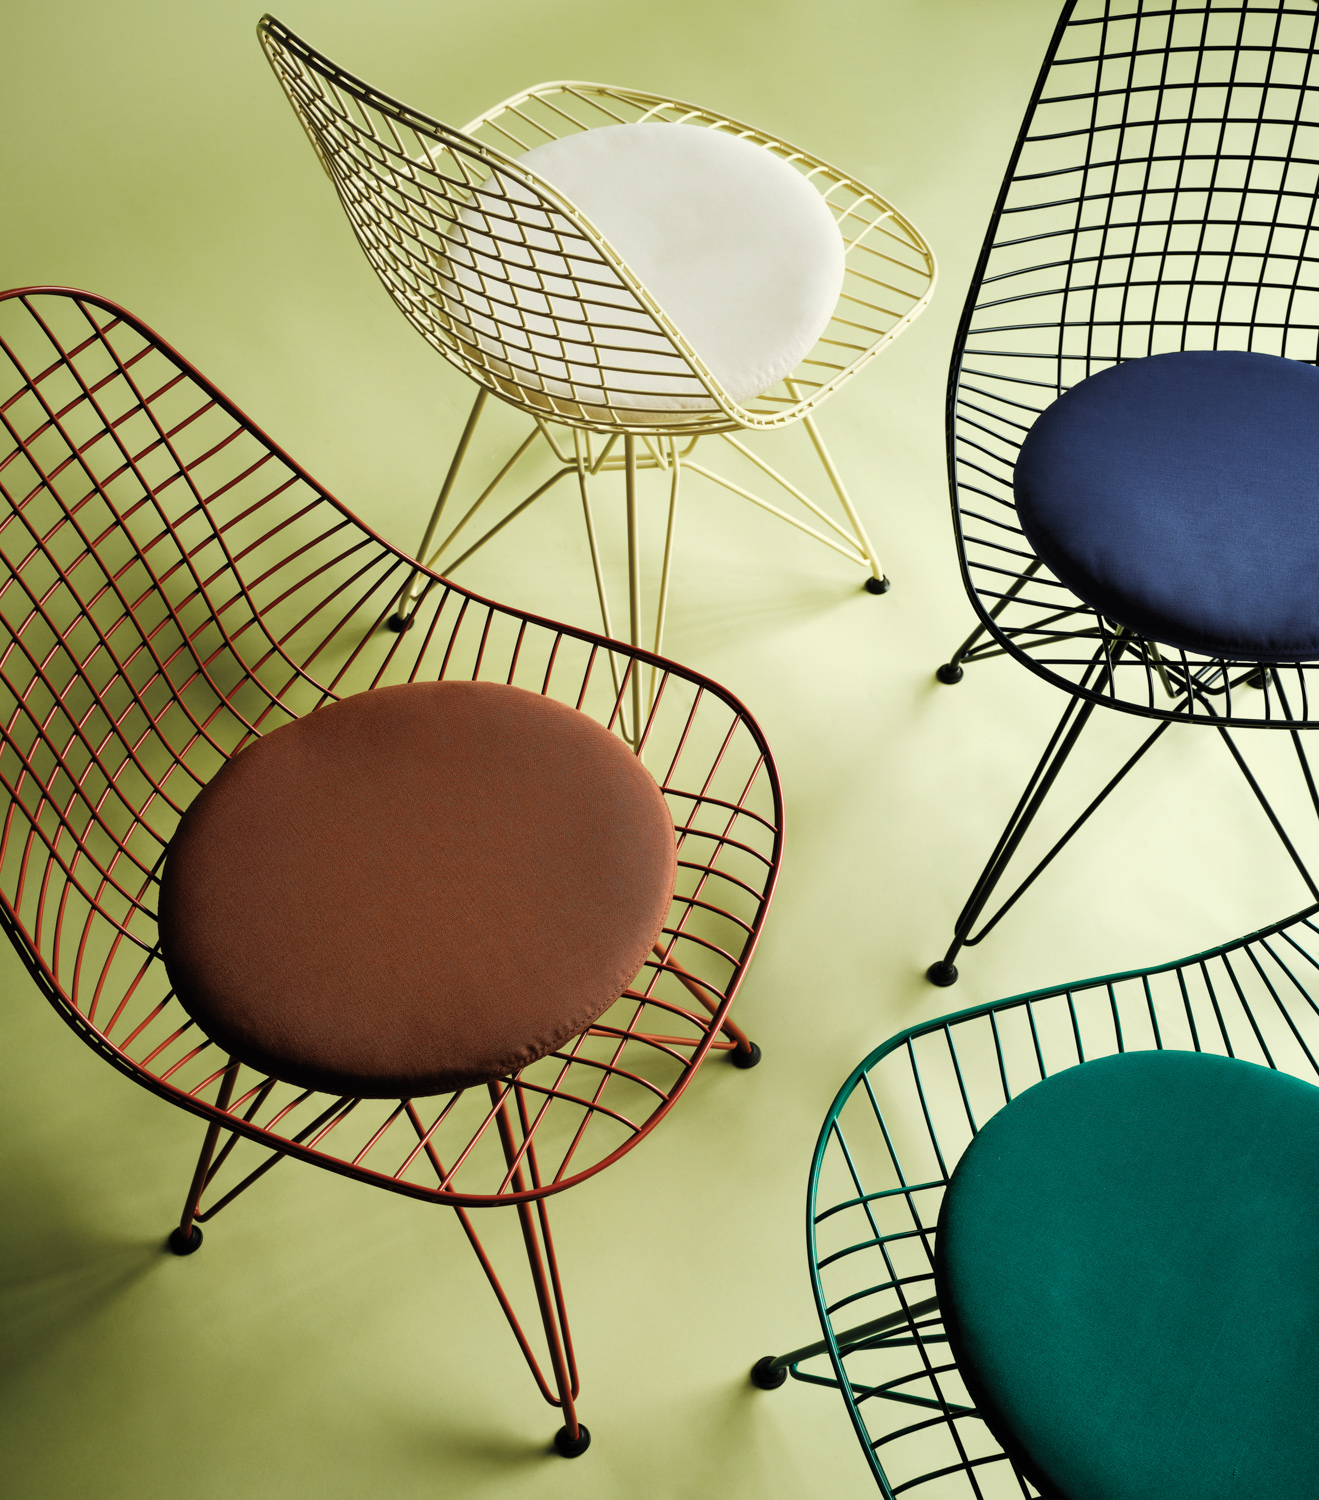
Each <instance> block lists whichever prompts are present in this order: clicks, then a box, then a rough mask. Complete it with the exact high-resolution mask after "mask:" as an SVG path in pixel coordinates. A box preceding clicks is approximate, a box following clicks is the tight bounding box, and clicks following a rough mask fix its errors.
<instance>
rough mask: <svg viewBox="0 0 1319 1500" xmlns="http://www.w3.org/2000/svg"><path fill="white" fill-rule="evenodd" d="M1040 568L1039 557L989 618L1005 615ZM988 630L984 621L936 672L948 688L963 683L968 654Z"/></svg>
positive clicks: (1027, 568)
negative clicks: (1006, 610)
mask: <svg viewBox="0 0 1319 1500" xmlns="http://www.w3.org/2000/svg"><path fill="white" fill-rule="evenodd" d="M1040 566H1041V564H1040V560H1039V558H1038V557H1037V558H1035V559H1034V560H1033V561H1032V562H1030V563H1029V564H1028V565H1027V567H1026V571H1025V572H1024V573H1023V574H1022V575H1021V577H1020V578H1018V579H1017V581H1016V582H1015V583H1014V584H1012V586H1011V587H1010V588H1009V589H1008V591H1007V593H1005V594H1004V595H1003V597H1002V598H1001V599H1000V600H999V601H998V603H997V604H996V605H995V606H994V607H993V609H991V610H990V611H989V618H990V619H991V620H997V619H998V617H999V616H1000V615H1001V614H1002V613H1003V611H1004V610H1005V609H1006V608H1007V607H1008V605H1009V604H1011V603H1012V601H1013V600H1014V599H1015V598H1016V597H1017V595H1018V594H1019V593H1020V592H1021V591H1022V589H1024V588H1025V587H1026V585H1027V584H1028V583H1029V582H1030V580H1031V579H1032V578H1033V577H1034V576H1035V574H1036V573H1037V572H1038V571H1039V569H1040ZM988 630H989V625H988V623H987V622H986V621H984V620H982V621H981V622H980V624H979V625H977V626H976V628H975V629H974V630H973V631H972V632H971V634H970V635H969V636H967V638H966V639H965V640H964V641H963V642H962V644H961V645H960V646H959V647H958V648H957V650H956V651H954V652H953V654H952V655H951V656H950V657H949V658H948V660H947V661H946V662H944V664H943V665H942V666H941V667H940V668H939V669H938V670H937V671H936V672H935V674H934V675H935V676H936V677H937V678H938V679H939V681H940V682H942V683H943V684H944V685H945V686H946V687H952V685H953V684H954V683H957V682H961V680H962V663H963V662H964V661H965V660H966V658H967V656H968V654H969V653H970V651H971V648H972V647H973V646H974V645H975V643H976V642H977V641H978V640H979V639H980V637H981V636H982V635H985V634H986V633H987V632H988Z"/></svg>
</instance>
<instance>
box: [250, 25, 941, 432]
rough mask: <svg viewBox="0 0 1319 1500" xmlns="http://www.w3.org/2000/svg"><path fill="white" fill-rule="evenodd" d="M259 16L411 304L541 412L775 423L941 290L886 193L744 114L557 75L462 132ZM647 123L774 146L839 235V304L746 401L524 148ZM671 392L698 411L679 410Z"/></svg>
mask: <svg viewBox="0 0 1319 1500" xmlns="http://www.w3.org/2000/svg"><path fill="white" fill-rule="evenodd" d="M257 30H258V35H259V36H260V40H261V45H262V47H263V48H264V49H265V53H266V56H267V58H268V59H269V61H270V65H271V67H272V68H273V69H274V71H275V75H276V77H277V78H278V79H279V81H280V84H281V85H282V86H283V88H284V91H285V93H286V94H287V95H288V98H289V101H290V103H291V104H292V105H293V108H294V109H295V110H296V111H297V114H298V118H299V119H300V120H301V122H302V125H303V127H304V129H305V130H306V132H307V135H308V137H309V138H310V140H311V143H312V145H313V146H314V147H315V149H316V152H317V155H318V156H319V157H320V160H321V164H322V165H323V166H324V168H325V170H326V172H327V174H328V175H329V177H330V180H331V181H332V182H333V183H334V186H335V189H336V191H337V192H338V194H339V198H340V201H341V202H342V204H343V206H344V210H345V212H346V213H347V215H348V218H349V221H350V222H351V224H352V226H353V229H354V230H355V232H356V234H357V237H358V239H359V240H360V242H361V245H362V248H363V250H364V251H365V252H366V255H367V258H368V259H369V260H370V262H371V264H372V265H373V266H374V267H375V270H376V272H377V274H378V275H379V276H380V279H381V280H382V281H383V282H384V284H385V287H386V288H387V289H388V291H389V293H390V295H391V296H392V297H393V298H394V300H395V302H396V303H397V304H398V306H399V308H400V310H401V311H402V312H403V314H404V316H405V317H406V318H407V319H408V321H409V322H410V323H411V324H412V325H413V327H414V328H416V329H417V331H418V332H419V333H420V334H421V335H422V336H423V338H425V339H426V341H427V342H428V343H429V344H430V345H431V346H432V347H433V348H434V349H436V350H438V351H439V352H440V353H441V354H443V355H444V356H445V358H446V359H448V360H450V361H451V362H452V363H453V364H455V365H456V366H457V367H458V368H459V369H460V370H462V371H463V373H464V374H465V375H468V376H470V377H471V378H472V379H473V380H475V381H477V382H478V383H479V384H481V385H482V386H484V387H486V388H487V389H489V390H491V391H494V392H495V393H496V394H497V395H499V396H501V397H502V398H503V399H504V400H505V401H508V402H509V403H511V404H512V405H514V406H517V407H519V408H520V409H521V410H523V411H526V412H527V413H529V414H530V415H531V416H533V417H536V418H537V419H548V420H550V421H554V422H562V423H566V424H568V425H569V426H574V427H581V428H585V429H587V430H593V431H597V432H609V433H616V432H624V433H633V434H637V433H646V432H651V433H671V432H674V431H675V430H678V431H681V432H684V433H688V434H696V433H701V432H716V431H728V430H731V429H734V428H739V427H745V428H759V427H779V426H783V425H785V424H786V423H789V422H794V421H796V420H798V419H799V418H800V417H802V416H805V415H806V414H808V413H809V412H810V411H812V410H813V409H814V408H815V407H817V406H819V405H820V403H821V402H823V401H824V400H825V399H826V398H827V397H828V396H830V395H831V394H832V393H833V392H834V391H835V390H837V389H838V388H839V387H840V386H841V385H842V384H843V383H844V382H845V381H847V380H848V379H850V378H851V377H852V376H853V375H854V374H855V373H856V372H857V371H858V370H859V369H861V367H862V366H863V365H865V364H866V363H868V362H869V361H870V360H871V359H872V358H873V357H874V356H875V355H876V354H877V353H878V352H879V351H880V350H881V349H882V348H883V347H884V346H885V345H886V344H888V343H889V342H890V341H891V340H892V339H894V338H896V337H897V335H898V334H899V333H901V332H902V330H903V329H904V328H906V327H907V325H908V324H909V323H911V321H912V320H913V319H914V318H915V317H917V316H918V315H919V314H920V312H921V311H922V310H923V309H924V307H925V305H926V303H927V302H928V301H929V299H930V296H931V294H932V292H933V289H934V277H935V265H934V257H933V255H932V253H931V251H930V249H929V246H928V245H927V244H926V243H925V241H924V240H923V239H922V238H921V236H920V234H919V233H918V232H917V231H916V229H915V228H914V227H913V226H912V225H911V224H910V223H908V221H907V220H906V219H904V218H903V217H902V215H901V214H899V213H898V212H897V210H896V209H895V208H893V206H892V205H891V204H889V203H887V202H885V201H884V199H882V198H880V197H879V196H878V194H876V193H873V192H871V191H870V189H868V188H866V187H864V186H863V185H862V184H861V183H859V182H857V181H855V179H853V178H851V177H849V176H848V175H847V174H846V173H843V172H840V171H838V170H837V169H836V168H834V167H831V166H830V165H829V164H828V163H827V162H823V161H821V160H820V159H819V158H818V157H814V156H812V155H810V154H809V153H808V152H804V151H801V150H799V149H797V148H796V147H794V146H790V145H788V144H787V143H786V142H784V141H781V140H778V139H776V138H775V137H774V136H771V135H768V134H766V133H765V132H764V131H760V130H757V129H755V128H754V127H752V126H750V125H744V124H742V123H740V122H739V121H736V120H730V119H728V118H726V117H725V116H723V115H719V114H716V113H713V112H712V111H710V110H706V109H701V108H699V107H697V106H695V105H691V104H683V103H681V102H680V101H677V100H674V99H670V98H668V97H667V96H663V95H657V94H648V93H643V92H640V91H638V90H635V89H623V88H613V87H609V86H606V85H602V84H594V83H573V82H555V83H547V84H541V85H538V86H537V87H535V88H533V89H528V90H526V91H524V92H522V93H520V94H516V95H514V96H513V97H512V98H510V99H507V100H505V101H504V102H503V103H502V104H499V105H496V106H495V108H493V109H491V110H489V111H488V112H487V113H485V114H483V115H481V116H479V117H478V118H477V119H476V120H473V121H472V122H471V123H470V124H468V125H466V126H464V127H463V129H462V130H454V129H452V128H450V127H449V126H447V125H443V124H441V123H440V122H439V121H437V120H433V119H430V118H428V117H427V116H426V115H423V114H421V113H420V112H418V111H417V110H414V109H411V108H410V107H409V106H407V105H405V104H401V103H399V101H397V100H395V99H391V98H389V97H388V96H387V95H385V94H383V93H381V92H380V91H379V90H378V89H375V88H373V87H371V85H369V84H367V83H364V82H363V81H362V80H361V79H358V78H355V77H353V76H352V75H351V74H349V73H347V72H345V71H344V70H343V69H342V68H340V67H339V66H338V65H337V64H336V63H334V62H333V61H331V60H330V59H329V58H328V57H325V56H324V55H322V54H321V53H319V52H317V51H315V49H314V48H312V47H310V46H309V45H308V44H307V43H306V42H304V41H303V40H302V39H301V38H300V37H298V36H296V35H295V34H294V33H293V32H291V31H290V30H289V29H288V27H287V26H285V25H283V23H282V22H280V21H277V20H276V19H275V18H274V17H273V16H265V17H264V18H263V19H262V21H261V23H260V25H259V26H258V28H257ZM639 121H648V122H651V123H668V124H683V125H695V126H701V127H704V128H707V129H711V130H719V131H723V132H725V133H727V134H732V135H735V136H737V137H739V138H740V139H743V140H746V141H750V142H752V143H753V144H755V145H757V146H760V147H761V148H763V149H764V150H766V151H769V152H770V153H772V154H773V155H774V156H776V157H778V158H779V159H780V160H782V161H785V162H787V163H789V164H790V165H792V166H793V167H794V168H796V169H797V170H798V171H799V172H801V173H802V174H803V176H805V177H806V179H807V180H808V181H809V182H810V183H811V184H812V185H813V186H814V187H815V188H816V189H817V190H818V191H819V192H820V194H821V196H822V198H823V199H824V201H825V203H826V204H827V205H828V206H829V209H830V211H831V212H832V213H833V215H834V219H835V221H836V222H837V225H838V229H839V232H840V234H841V236H842V238H843V243H844V246H845V251H846V257H845V273H844V281H843V289H842V294H841V296H840V298H839V301H838V304H837V308H836V310H835V313H834V316H833V318H832V319H831V321H830V323H829V324H828V326H827V327H826V328H825V330H824V332H823V333H822V334H821V335H820V337H819V339H818V340H817V341H816V343H815V345H814V347H813V348H812V349H811V350H809V351H808V352H807V354H806V355H805V356H804V357H803V358H802V360H801V361H800V362H799V363H798V365H797V366H796V367H795V369H794V370H793V371H792V372H791V374H789V375H788V376H787V377H786V378H785V379H783V380H781V381H780V382H778V384H776V385H775V386H773V387H772V388H771V389H770V390H769V391H767V392H765V393H764V394H762V395H761V396H759V397H757V398H756V399H754V400H752V401H750V402H748V403H747V404H745V405H743V404H739V403H738V402H736V401H734V400H733V399H732V397H730V396H729V395H728V393H727V392H726V391H724V390H723V388H722V387H721V386H720V384H719V382H718V380H717V379H716V378H715V377H714V376H713V375H712V374H711V373H710V371H709V370H708V369H707V368H706V366H705V364H704V362H703V361H702V359H701V357H700V356H699V355H698V354H697V353H696V351H695V350H694V349H693V348H692V347H691V346H690V345H689V344H688V343H687V341H686V340H685V339H684V337H683V335H682V334H681V333H680V332H679V330H678V329H677V328H676V327H675V326H674V325H673V324H672V323H671V322H670V320H669V319H668V317H667V316H666V315H665V313H664V311H663V310H662V309H661V308H660V307H659V305H658V304H657V303H656V302H655V301H654V299H653V298H652V297H651V295H650V293H649V292H648V291H647V290H646V288H645V287H644V286H643V285H642V284H641V283H640V282H639V281H638V280H637V278H636V276H635V275H634V274H633V273H632V271H631V270H630V269H629V268H628V266H627V265H626V263H625V262H624V261H623V260H621V259H620V258H619V256H618V255H617V254H616V253H615V251H614V250H613V249H612V248H611V247H610V245H609V244H608V243H607V242H606V240H605V239H604V238H603V237H602V235H601V234H600V232H599V231H598V230H597V229H596V228H595V226H594V225H593V224H591V222H590V221H589V219H587V218H586V217H585V216H584V215H583V214H581V213H580V212H579V211H578V210H577V209H576V208H575V207H574V206H573V204H572V203H571V202H569V201H568V200H567V199H566V198H564V197H563V196H562V194H560V193H558V192H557V191H556V190H555V189H554V188H553V187H551V186H550V185H549V184H548V183H546V182H544V181H543V180H542V179H541V178H539V177H537V176H536V175H535V174H534V173H533V172H530V171H527V170H525V169H523V168H522V167H520V166H519V165H518V163H517V159H516V158H517V157H518V156H519V155H521V154H522V153H524V152H525V151H527V150H529V149H531V148H532V147H534V146H538V145H543V144H545V143H546V142H548V141H551V140H556V139H560V138H562V137H564V136H567V135H572V134H575V133H576V132H578V131H582V130H590V129H593V128H596V127H598V126H604V125H617V124H625V123H634V122H639ZM625 391H626V393H627V394H626V396H624V394H623V393H624V392H625ZM675 400H677V401H680V402H682V403H685V404H687V405H688V406H689V407H690V408H692V409H688V410H673V409H672V403H673V402H674V401H675ZM664 403H668V404H667V405H665V404H664Z"/></svg>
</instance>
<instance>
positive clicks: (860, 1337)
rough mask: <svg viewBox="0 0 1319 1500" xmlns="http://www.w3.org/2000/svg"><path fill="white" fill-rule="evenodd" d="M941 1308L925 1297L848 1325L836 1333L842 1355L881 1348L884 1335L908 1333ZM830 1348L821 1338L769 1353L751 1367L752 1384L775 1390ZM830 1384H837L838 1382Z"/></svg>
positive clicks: (934, 1301) (934, 1300) (935, 1300)
mask: <svg viewBox="0 0 1319 1500" xmlns="http://www.w3.org/2000/svg"><path fill="white" fill-rule="evenodd" d="M938 1311H939V1299H938V1298H937V1297H926V1298H925V1300H924V1301H923V1302H913V1303H912V1305H911V1306H910V1307H900V1308H899V1309H898V1310H897V1311H896V1312H891V1313H886V1314H885V1315H884V1316H883V1317H882V1318H872V1319H871V1320H870V1322H868V1323H862V1324H860V1325H859V1326H858V1327H856V1328H849V1329H848V1330H847V1331H846V1332H845V1333H838V1334H835V1335H834V1342H835V1343H836V1344H837V1345H838V1352H839V1354H850V1353H852V1351H853V1350H856V1349H864V1348H867V1347H870V1348H882V1347H883V1341H884V1335H885V1334H888V1333H893V1332H895V1331H899V1330H901V1331H902V1332H907V1331H908V1330H910V1328H911V1327H912V1325H913V1324H914V1323H915V1321H916V1319H917V1318H924V1317H928V1316H929V1315H930V1314H931V1313H937V1312H938ZM828 1350H829V1341H828V1339H818V1340H817V1341H816V1342H815V1343H813V1344H804V1345H803V1346H802V1347H801V1348H800V1349H793V1350H790V1351H789V1352H788V1353H787V1354H766V1355H764V1356H763V1357H762V1358H760V1359H758V1360H757V1361H756V1362H755V1364H754V1365H752V1366H751V1384H752V1385H754V1386H759V1387H760V1389H761V1390H762V1391H776V1390H778V1388H779V1387H780V1386H781V1385H782V1384H783V1382H784V1381H785V1380H787V1378H788V1373H789V1371H790V1370H791V1369H792V1367H793V1365H796V1364H800V1363H801V1362H802V1361H803V1360H807V1359H814V1358H815V1357H816V1355H819V1354H826V1353H828ZM827 1383H828V1384H830V1385H836V1384H837V1382H836V1381H829V1382H827Z"/></svg>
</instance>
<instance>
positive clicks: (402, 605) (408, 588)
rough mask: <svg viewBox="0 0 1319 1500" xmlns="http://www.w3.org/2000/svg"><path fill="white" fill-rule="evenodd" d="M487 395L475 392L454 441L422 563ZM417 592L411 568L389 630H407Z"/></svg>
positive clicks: (418, 586) (417, 578)
mask: <svg viewBox="0 0 1319 1500" xmlns="http://www.w3.org/2000/svg"><path fill="white" fill-rule="evenodd" d="M489 394H490V393H489V391H487V390H486V388H485V387H484V386H482V387H481V388H480V389H479V390H478V391H477V393H476V400H475V401H473V402H472V410H471V412H470V413H469V415H468V418H467V425H466V426H465V427H464V428H463V435H462V436H461V437H460V438H459V439H458V446H457V447H456V448H455V449H454V452H453V458H452V459H450V461H449V472H448V473H447V474H446V475H445V476H444V483H443V484H442V485H441V486H440V497H439V499H438V500H436V502H435V509H434V510H433V511H432V512H431V518H430V521H429V523H428V524H427V526H426V534H425V535H424V536H423V537H422V539H421V546H420V547H418V548H417V557H418V558H419V559H420V560H421V561H422V562H425V561H426V559H427V558H428V557H429V556H430V550H431V547H432V546H433V545H434V542H435V533H436V532H437V531H438V530H439V527H440V516H441V514H442V513H443V510H444V506H445V502H446V501H447V500H448V498H449V492H450V490H452V489H453V486H454V481H455V480H456V479H457V478H458V470H459V469H461V468H462V464H463V459H464V458H466V456H467V449H468V448H469V446H470V445H471V441H472V436H473V434H474V433H475V432H476V424H477V423H478V422H479V421H480V420H481V411H482V408H483V407H484V406H485V402H486V397H487V396H488V395H489ZM420 592H421V576H420V574H418V573H417V572H416V570H415V569H414V570H413V571H412V572H411V573H410V574H409V575H408V581H407V582H406V583H405V584H404V585H403V590H402V592H401V593H400V594H399V596H398V603H397V604H396V605H395V606H394V613H393V614H392V615H390V617H389V620H388V624H389V628H390V629H391V630H406V629H407V628H408V626H409V624H410V623H411V620H412V611H413V609H414V608H415V607H416V603H417V595H418V594H420Z"/></svg>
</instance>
